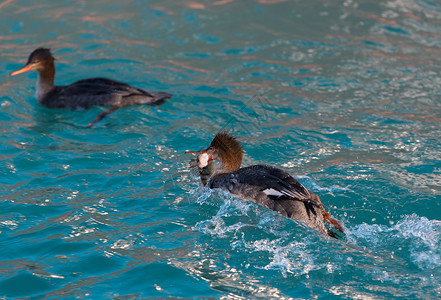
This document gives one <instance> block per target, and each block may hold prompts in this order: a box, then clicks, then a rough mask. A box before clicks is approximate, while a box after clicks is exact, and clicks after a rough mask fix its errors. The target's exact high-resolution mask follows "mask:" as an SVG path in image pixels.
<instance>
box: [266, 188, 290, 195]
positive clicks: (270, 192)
mask: <svg viewBox="0 0 441 300" xmlns="http://www.w3.org/2000/svg"><path fill="white" fill-rule="evenodd" d="M262 192H264V193H265V194H266V195H267V196H277V197H279V196H283V195H285V194H283V193H281V192H279V191H276V190H275V189H273V188H271V189H266V190H263V191H262Z"/></svg>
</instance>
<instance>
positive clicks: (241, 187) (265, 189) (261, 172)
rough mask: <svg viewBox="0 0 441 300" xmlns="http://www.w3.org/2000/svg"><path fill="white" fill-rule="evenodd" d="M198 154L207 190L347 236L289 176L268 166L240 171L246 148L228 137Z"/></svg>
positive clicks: (316, 199)
mask: <svg viewBox="0 0 441 300" xmlns="http://www.w3.org/2000/svg"><path fill="white" fill-rule="evenodd" d="M197 153H200V154H199V157H198V161H199V164H198V168H199V173H200V174H201V181H202V183H203V184H204V185H205V184H206V186H207V187H209V188H220V189H223V190H227V191H229V192H230V193H231V194H232V195H233V196H235V197H238V198H241V199H244V200H248V201H253V202H256V203H257V204H259V205H262V206H264V207H266V208H268V209H272V210H274V211H277V212H279V213H280V214H282V215H283V216H286V217H288V218H291V219H293V220H296V221H299V222H301V223H303V224H305V225H307V226H309V227H310V228H312V229H315V230H317V231H318V232H320V233H322V234H326V235H329V236H331V237H337V235H336V233H335V232H333V231H331V230H330V229H328V228H327V227H326V224H330V225H332V226H333V227H334V228H335V229H337V230H339V231H341V232H343V227H342V226H341V225H340V223H339V222H338V221H337V220H335V219H333V218H331V216H330V215H329V213H327V212H326V211H325V209H324V207H323V204H322V203H321V201H320V198H319V197H318V196H317V195H316V194H314V193H313V192H312V191H309V190H308V189H306V188H305V187H304V186H303V185H302V184H301V183H300V182H299V181H298V180H296V179H295V178H294V177H292V176H291V175H290V174H288V173H287V172H285V171H283V170H281V169H278V168H275V167H272V166H267V165H254V166H250V167H244V168H240V165H241V162H242V156H243V150H242V147H241V145H240V143H239V142H238V141H237V140H236V139H235V138H234V137H233V136H231V135H229V134H228V133H225V132H221V133H218V134H217V135H216V136H215V138H214V139H213V141H212V143H211V144H210V146H209V147H208V148H207V149H205V150H202V151H198V152H197ZM214 160H218V161H219V165H216V164H215V163H214ZM208 176H210V177H209V179H208V180H207V177H208Z"/></svg>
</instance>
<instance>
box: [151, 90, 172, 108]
mask: <svg viewBox="0 0 441 300" xmlns="http://www.w3.org/2000/svg"><path fill="white" fill-rule="evenodd" d="M152 96H153V98H152V99H151V100H150V103H149V105H161V104H163V103H164V102H165V100H167V99H169V98H171V96H172V95H171V94H169V93H166V92H158V93H152Z"/></svg>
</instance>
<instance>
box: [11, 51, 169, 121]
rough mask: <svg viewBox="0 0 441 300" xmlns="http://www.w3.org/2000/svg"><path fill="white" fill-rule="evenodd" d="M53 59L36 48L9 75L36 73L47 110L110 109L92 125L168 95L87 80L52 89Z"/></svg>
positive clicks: (104, 80)
mask: <svg viewBox="0 0 441 300" xmlns="http://www.w3.org/2000/svg"><path fill="white" fill-rule="evenodd" d="M54 61H55V58H54V57H53V56H52V53H51V52H50V50H49V49H46V48H38V49H36V50H34V51H33V52H32V53H31V54H30V55H29V58H28V61H27V63H26V64H25V65H24V66H23V67H22V68H20V69H18V70H17V71H15V72H12V73H11V75H17V74H20V73H24V72H27V71H31V70H36V71H37V72H38V81H37V89H36V97H37V100H38V101H39V102H40V103H41V104H42V105H44V106H47V107H49V108H67V109H78V108H83V109H87V108H90V107H92V106H111V107H112V108H111V109H110V110H108V111H105V112H103V113H102V114H101V115H99V116H98V117H97V118H96V119H95V120H94V121H93V122H92V123H91V124H89V125H93V124H94V123H96V122H98V121H99V120H101V119H103V118H104V117H105V116H106V115H108V114H109V113H111V112H112V111H115V110H116V109H118V108H121V107H124V106H128V105H136V104H147V105H159V104H162V103H163V102H164V101H165V100H166V99H168V98H170V97H171V95H170V94H168V93H165V92H159V93H149V92H147V91H145V90H142V89H139V88H136V87H133V86H130V85H128V84H126V83H123V82H119V81H116V80H111V79H107V78H89V79H83V80H79V81H77V82H74V83H72V84H70V85H66V86H55V85H54V79H55V63H54Z"/></svg>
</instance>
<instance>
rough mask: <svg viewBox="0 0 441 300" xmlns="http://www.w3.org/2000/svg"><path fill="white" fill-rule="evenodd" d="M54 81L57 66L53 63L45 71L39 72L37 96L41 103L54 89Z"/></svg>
mask: <svg viewBox="0 0 441 300" xmlns="http://www.w3.org/2000/svg"><path fill="white" fill-rule="evenodd" d="M54 79H55V66H54V63H53V62H52V63H51V65H49V66H48V67H47V68H45V69H44V70H41V71H38V80H37V88H36V91H35V96H36V97H37V100H38V101H39V102H42V101H43V99H44V97H45V96H46V95H47V94H48V93H49V92H50V91H51V90H52V89H53V88H54Z"/></svg>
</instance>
